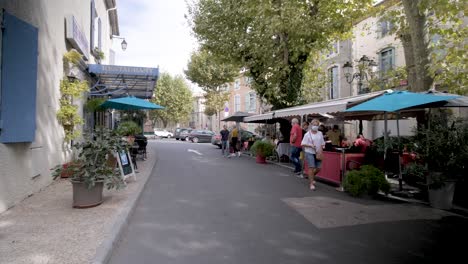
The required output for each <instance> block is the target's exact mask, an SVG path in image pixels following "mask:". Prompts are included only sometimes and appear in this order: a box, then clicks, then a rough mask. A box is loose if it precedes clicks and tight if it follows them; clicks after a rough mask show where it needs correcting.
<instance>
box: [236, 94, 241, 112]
mask: <svg viewBox="0 0 468 264" xmlns="http://www.w3.org/2000/svg"><path fill="white" fill-rule="evenodd" d="M240 108H241V101H240V95H238V94H236V96H234V112H239V111H240V110H241V109H240Z"/></svg>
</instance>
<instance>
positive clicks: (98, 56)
mask: <svg viewBox="0 0 468 264" xmlns="http://www.w3.org/2000/svg"><path fill="white" fill-rule="evenodd" d="M94 56H95V57H96V59H98V60H99V61H100V60H103V59H105V57H106V56H105V55H104V52H103V51H102V50H100V49H99V48H98V47H96V48H94Z"/></svg>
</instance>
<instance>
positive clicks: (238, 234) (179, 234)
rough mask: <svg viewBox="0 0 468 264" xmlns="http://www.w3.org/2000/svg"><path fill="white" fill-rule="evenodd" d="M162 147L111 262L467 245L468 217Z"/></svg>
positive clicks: (364, 255) (423, 251) (393, 258)
mask: <svg viewBox="0 0 468 264" xmlns="http://www.w3.org/2000/svg"><path fill="white" fill-rule="evenodd" d="M156 146H157V164H156V167H155V169H154V170H153V172H152V175H151V178H150V179H149V182H148V183H147V185H146V187H145V190H144V191H143V194H142V197H141V199H140V201H139V203H138V205H137V207H136V209H135V212H134V214H133V216H132V217H131V219H130V222H129V225H128V227H127V229H126V230H125V231H124V232H123V235H122V238H121V241H120V242H119V244H118V245H117V247H116V248H115V250H114V252H113V255H112V257H111V260H110V262H109V263H112V264H118V263H122V264H123V263H125V264H127V263H164V264H168V263H181V264H182V263H184V264H185V263H186V264H188V263H190V264H194V263H200V264H211V263H213V264H214V263H265V264H266V263H321V264H322V263H431V262H432V261H434V262H437V261H440V260H444V261H445V263H449V262H446V261H448V260H450V259H451V258H452V257H455V256H456V255H458V256H462V254H463V243H461V242H460V243H457V242H456V240H457V237H460V238H466V237H467V235H468V232H467V226H468V221H467V219H466V218H461V217H458V216H456V215H450V214H448V213H444V212H442V211H436V210H432V209H430V208H426V207H423V206H414V205H408V204H397V203H391V202H388V201H376V200H367V199H354V198H351V197H349V196H348V195H347V194H343V193H340V192H337V191H335V189H334V188H333V187H332V186H329V185H325V184H319V185H318V188H317V191H316V192H311V191H309V190H308V189H307V183H306V181H305V180H303V179H299V178H296V177H294V176H291V172H290V171H289V170H288V169H286V168H282V167H279V166H275V165H271V164H268V165H258V164H256V163H255V161H254V160H253V159H252V158H250V157H247V156H242V157H240V158H237V157H236V158H231V159H227V158H224V157H222V156H221V151H220V150H219V149H218V148H216V147H214V146H212V145H211V144H193V143H188V142H179V141H175V140H161V141H158V143H157V144H156ZM334 208H339V210H338V209H334ZM438 212H441V213H438ZM438 214H439V215H440V217H435V216H437V215H438Z"/></svg>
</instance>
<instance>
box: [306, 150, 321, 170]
mask: <svg viewBox="0 0 468 264" xmlns="http://www.w3.org/2000/svg"><path fill="white" fill-rule="evenodd" d="M305 158H306V161H307V165H308V167H309V168H320V167H322V161H321V160H317V159H316V158H315V154H312V153H308V152H306V153H305Z"/></svg>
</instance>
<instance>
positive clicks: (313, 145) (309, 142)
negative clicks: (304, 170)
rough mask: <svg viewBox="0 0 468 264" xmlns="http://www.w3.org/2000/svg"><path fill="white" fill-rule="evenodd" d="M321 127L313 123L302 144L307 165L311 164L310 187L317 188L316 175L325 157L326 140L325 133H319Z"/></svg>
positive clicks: (309, 172)
mask: <svg viewBox="0 0 468 264" xmlns="http://www.w3.org/2000/svg"><path fill="white" fill-rule="evenodd" d="M318 129H319V127H318V126H317V125H313V126H312V127H311V128H310V130H309V131H308V132H307V133H306V134H305V136H304V139H303V140H302V142H301V145H302V147H303V149H304V151H305V158H306V160H307V165H308V166H309V169H308V175H309V181H310V189H311V190H313V191H314V190H315V181H314V176H315V175H317V173H318V172H319V171H320V167H321V165H322V159H323V148H324V146H325V140H323V134H322V133H318V132H319V131H318Z"/></svg>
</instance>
